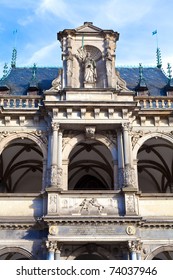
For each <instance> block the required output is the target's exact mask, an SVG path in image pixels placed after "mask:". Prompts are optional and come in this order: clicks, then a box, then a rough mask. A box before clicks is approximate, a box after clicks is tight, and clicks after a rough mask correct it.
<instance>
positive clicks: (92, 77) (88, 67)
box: [84, 52, 97, 83]
mask: <svg viewBox="0 0 173 280" xmlns="http://www.w3.org/2000/svg"><path fill="white" fill-rule="evenodd" d="M84 63H85V64H84V65H85V66H84V67H85V69H84V82H85V83H95V82H96V78H97V71H96V62H95V60H94V59H92V58H91V55H90V53H89V52H87V55H86V58H85V61H84Z"/></svg>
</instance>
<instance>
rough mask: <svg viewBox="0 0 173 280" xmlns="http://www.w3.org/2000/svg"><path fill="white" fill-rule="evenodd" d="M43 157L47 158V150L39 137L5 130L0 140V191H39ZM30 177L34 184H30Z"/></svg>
mask: <svg viewBox="0 0 173 280" xmlns="http://www.w3.org/2000/svg"><path fill="white" fill-rule="evenodd" d="M44 157H45V158H47V151H46V147H45V143H44V142H43V140H42V139H40V137H38V136H37V135H33V134H32V133H31V134H30V133H25V132H19V133H16V132H15V133H12V134H11V133H10V134H8V132H7V136H6V137H4V138H3V139H2V141H1V142H0V163H1V168H0V192H37V191H40V190H41V189H42V183H43V176H44V174H43V162H44ZM30 179H31V180H33V182H34V184H30ZM32 187H33V188H32Z"/></svg>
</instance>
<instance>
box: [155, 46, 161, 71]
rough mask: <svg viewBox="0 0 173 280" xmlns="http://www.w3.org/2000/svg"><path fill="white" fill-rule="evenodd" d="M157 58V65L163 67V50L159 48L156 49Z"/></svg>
mask: <svg viewBox="0 0 173 280" xmlns="http://www.w3.org/2000/svg"><path fill="white" fill-rule="evenodd" d="M156 58H157V67H158V68H161V67H162V58H161V51H160V49H159V48H157V50H156Z"/></svg>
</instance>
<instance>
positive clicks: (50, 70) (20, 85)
mask: <svg viewBox="0 0 173 280" xmlns="http://www.w3.org/2000/svg"><path fill="white" fill-rule="evenodd" d="M58 69H59V68H58V67H43V68H39V67H38V68H37V69H36V75H35V80H36V81H37V84H38V87H39V89H40V94H41V93H42V92H43V90H47V89H50V88H51V83H52V81H53V80H54V79H55V78H57V76H58ZM116 70H117V71H118V72H119V73H120V76H121V77H122V78H123V79H124V80H125V81H126V83H127V87H128V88H129V89H130V90H135V88H136V87H137V85H138V84H139V79H140V77H139V68H138V67H117V68H116ZM142 75H143V79H144V80H145V83H146V86H147V88H148V90H149V94H150V95H153V96H156V95H157V96H159V95H166V85H168V81H169V79H168V78H167V77H166V76H165V74H164V73H163V71H162V70H161V69H159V68H157V67H146V68H143V74H142ZM32 78H33V68H32V67H31V68H18V67H17V68H12V69H11V71H10V73H9V74H8V75H7V76H6V77H5V78H3V79H1V80H0V85H1V86H4V85H5V86H7V87H8V88H9V89H10V94H12V95H25V94H27V89H28V87H29V85H30V84H31V83H32Z"/></svg>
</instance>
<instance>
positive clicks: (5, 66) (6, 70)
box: [2, 63, 8, 78]
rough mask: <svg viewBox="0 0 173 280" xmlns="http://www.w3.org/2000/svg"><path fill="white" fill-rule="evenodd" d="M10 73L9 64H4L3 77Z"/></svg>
mask: <svg viewBox="0 0 173 280" xmlns="http://www.w3.org/2000/svg"><path fill="white" fill-rule="evenodd" d="M7 74H8V65H7V63H5V64H4V68H3V77H2V78H5V77H6V76H7Z"/></svg>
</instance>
